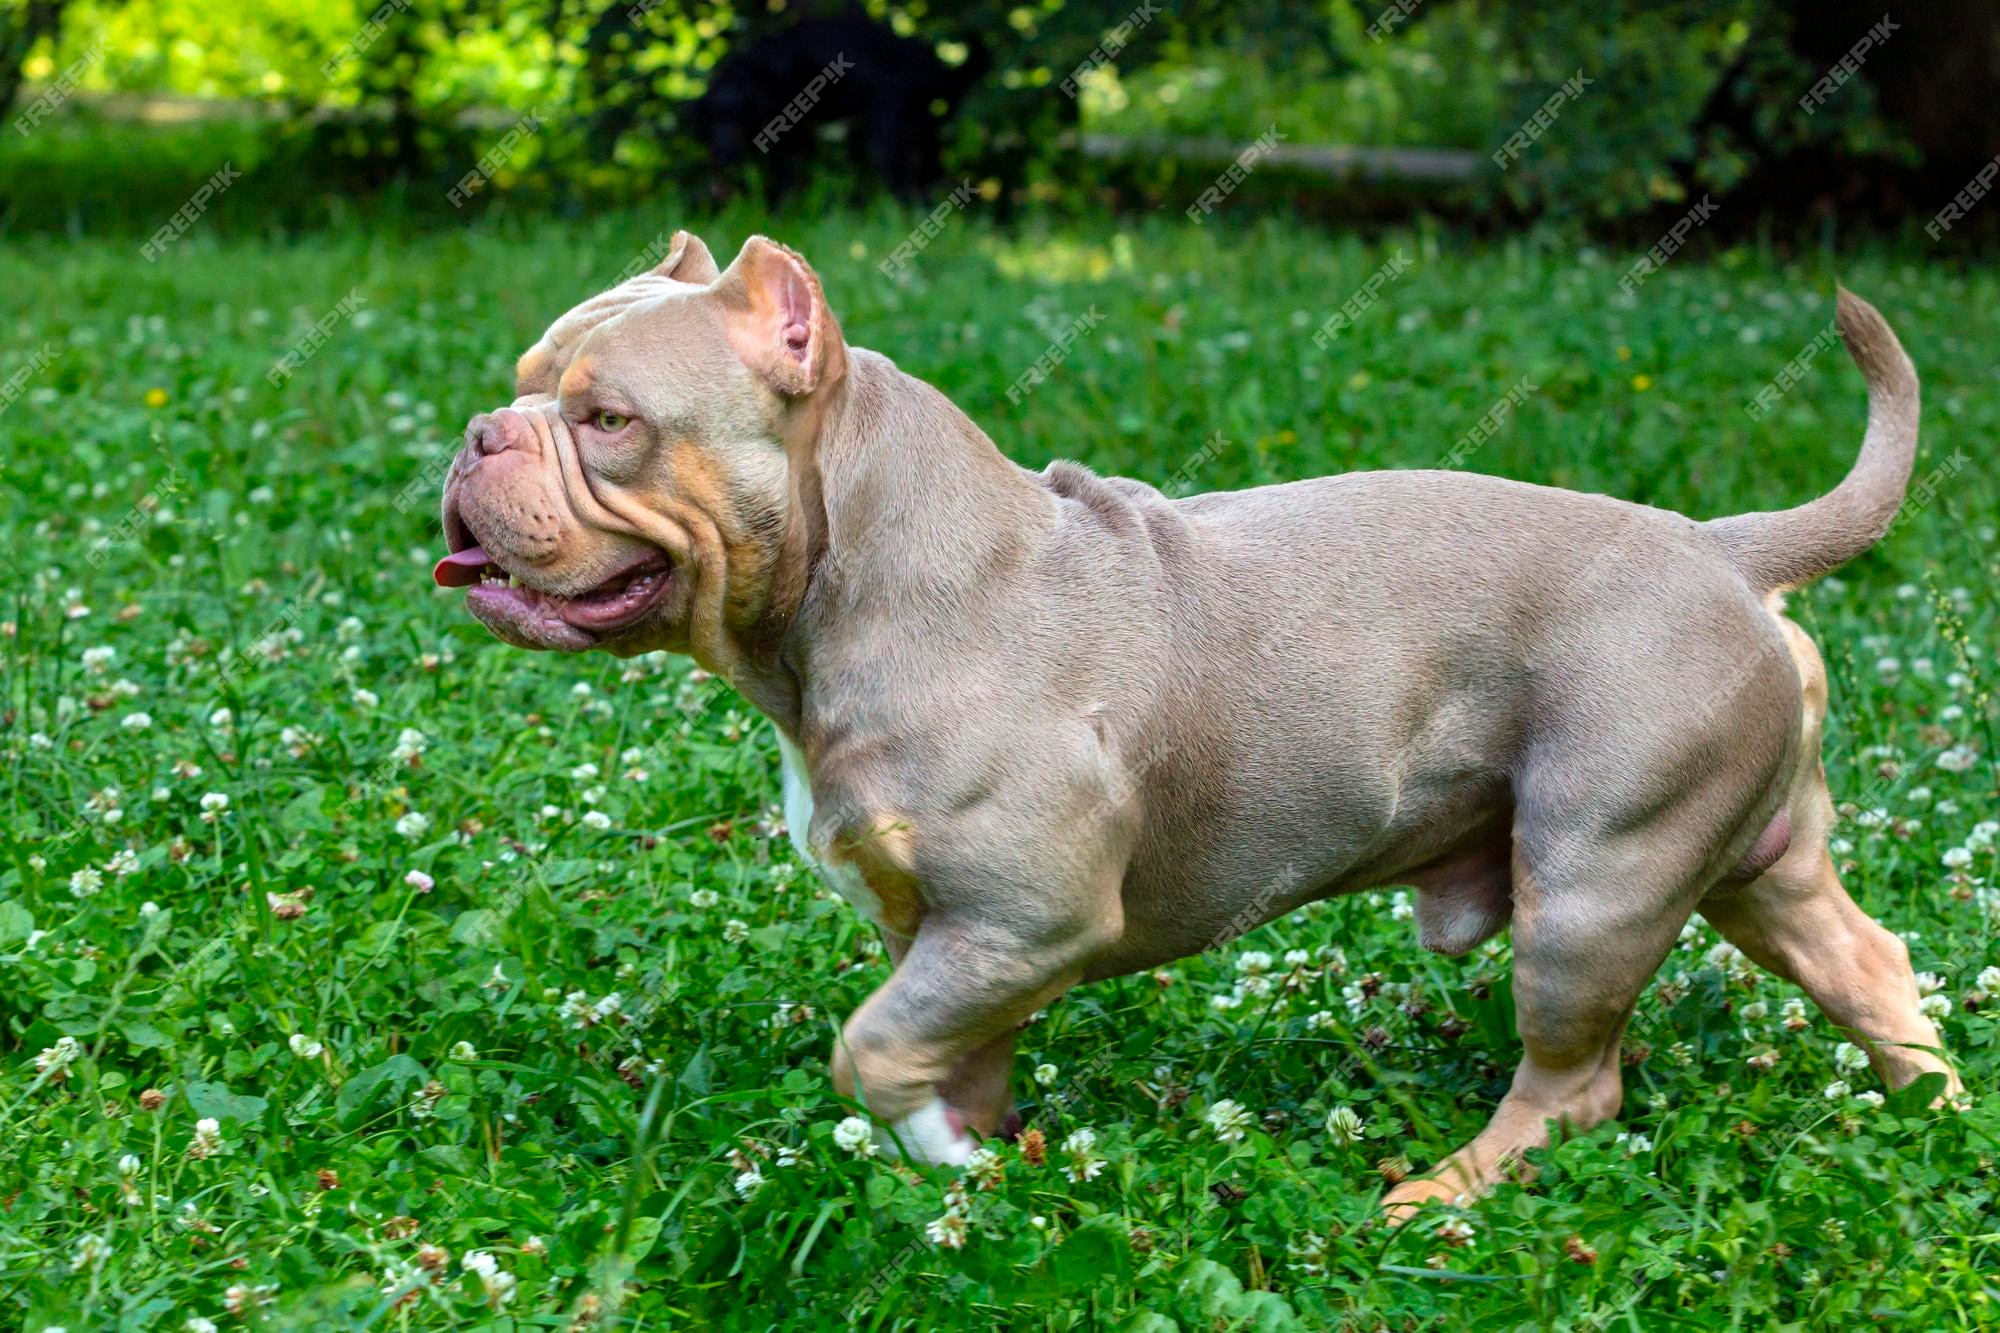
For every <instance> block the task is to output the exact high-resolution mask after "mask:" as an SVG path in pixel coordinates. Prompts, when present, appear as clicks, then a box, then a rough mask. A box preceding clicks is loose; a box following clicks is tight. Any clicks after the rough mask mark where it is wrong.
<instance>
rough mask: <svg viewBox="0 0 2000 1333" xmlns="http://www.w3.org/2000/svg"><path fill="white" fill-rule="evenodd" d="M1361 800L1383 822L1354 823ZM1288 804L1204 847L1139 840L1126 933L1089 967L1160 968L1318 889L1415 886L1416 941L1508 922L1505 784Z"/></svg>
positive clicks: (1462, 940)
mask: <svg viewBox="0 0 2000 1333" xmlns="http://www.w3.org/2000/svg"><path fill="white" fill-rule="evenodd" d="M1399 807H1400V808H1399ZM1363 810H1365V811H1366V813H1367V814H1372V815H1374V816H1376V817H1377V818H1378V820H1379V822H1376V823H1374V824H1373V825H1372V826H1370V827H1366V828H1357V827H1356V826H1355V824H1353V823H1351V822H1349V821H1351V820H1354V819H1355V818H1356V816H1357V815H1359V814H1361V813H1362V812H1363ZM1284 814H1285V818H1283V819H1282V820H1278V821H1273V822H1272V823H1270V824H1267V825H1264V826H1261V827H1253V828H1251V829H1246V830H1240V831H1239V832H1238V833H1236V834H1234V835H1232V836H1229V837H1227V838H1225V839H1223V840H1222V841H1220V842H1218V843H1213V844H1210V845H1208V846H1206V847H1204V849H1203V850H1202V851H1201V853H1200V854H1198V855H1194V856H1190V857H1185V858H1176V857H1174V856H1173V855H1172V853H1171V852H1165V853H1163V852H1162V851H1161V849H1160V848H1159V847H1158V844H1157V843H1155V844H1154V845H1153V846H1151V847H1149V848H1147V849H1146V850H1143V851H1142V852H1141V854H1140V855H1139V856H1137V857H1136V858H1135V859H1134V863H1133V865H1132V868H1131V871H1130V874H1129V875H1128V877H1127V880H1126V883H1125V886H1124V894H1123V898H1124V903H1125V932H1124V935H1123V936H1122V937H1121V938H1120V939H1119V941H1118V942H1117V943H1116V944H1115V945H1113V946H1112V947H1111V948H1110V949H1107V950H1106V951H1105V952H1104V954H1103V955H1101V956H1100V957H1099V958H1098V959H1097V960H1095V962H1094V964H1093V966H1092V968H1091V971H1090V974H1091V975H1092V976H1093V977H1107V976H1118V975H1121V974H1123V973H1126V972H1132V971H1138V970H1143V969H1146V968H1151V967H1157V966H1159V965H1160V964H1162V963H1166V962H1171V961H1173V960H1175V959H1178V958H1184V957H1187V956H1189V955H1192V954H1196V953H1201V952H1203V951H1205V950H1208V949H1212V948H1215V947H1217V946H1219V945H1223V944H1226V943H1227V942H1228V941H1230V940H1233V939H1235V938H1237V937H1238V936H1240V935H1243V934H1245V933H1246V932H1248V931H1251V930H1254V929H1255V928H1257V927H1258V926H1260V925H1263V924H1265V923H1266V922H1269V921H1273V920H1276V919H1278V918H1279V917H1282V916H1284V915H1286V914H1287V913H1290V912H1293V911H1295V910H1297V909H1298V908H1300V907H1302V906H1305V905H1306V904H1308V903H1311V902H1315V901H1318V900H1319V899H1322V898H1330V897H1339V896H1343V895H1346V894H1351V893H1358V892H1362V891H1364V890H1367V889H1374V888H1383V887H1387V886H1391V885H1406V886H1409V887H1411V888H1413V889H1415V890H1416V893H1417V924H1418V931H1419V941H1420V943H1421V944H1422V945H1423V946H1424V947H1425V948H1427V949H1430V950H1433V951H1434V952H1439V953H1446V954H1461V953H1464V952H1466V951H1467V950H1470V949H1472V948H1473V947H1475V946H1476V945H1478V944H1480V943H1482V942H1483V941H1485V940H1486V939H1489V938H1491V937H1492V936H1493V935H1494V934H1495V933H1497V932H1498V931H1499V930H1500V929H1501V928H1502V927H1504V926H1505V925H1506V923H1507V921H1508V918H1509V916H1510V914H1511V912H1512V889H1513V875H1512V855H1513V841H1512V836H1511V825H1512V818H1513V805H1512V801H1511V798H1510V796H1509V794H1508V792H1507V789H1506V787H1505V785H1504V783H1496V782H1495V781H1494V780H1493V779H1492V778H1491V777H1489V776H1486V775H1479V776H1472V777H1465V778H1462V779H1461V780H1458V781H1455V782H1450V783H1440V784H1438V785H1437V786H1435V787H1432V788H1430V789H1429V790H1428V791H1427V792H1426V793H1424V794H1423V795H1422V796H1421V797H1419V796H1416V795H1411V794H1408V793H1405V795H1404V799H1403V800H1401V801H1395V800H1391V801H1389V802H1387V803H1373V802H1371V803H1368V804H1366V805H1365V806H1364V807H1360V808H1357V807H1356V806H1354V805H1353V804H1351V803H1343V804H1342V805H1341V806H1340V807H1339V808H1338V809H1330V808H1326V807H1323V806H1322V807H1318V808H1312V809H1305V808H1301V809H1297V810H1290V811H1286V812H1284ZM1315 835H1316V836H1315Z"/></svg>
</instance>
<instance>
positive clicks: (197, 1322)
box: [181, 1314, 220, 1333]
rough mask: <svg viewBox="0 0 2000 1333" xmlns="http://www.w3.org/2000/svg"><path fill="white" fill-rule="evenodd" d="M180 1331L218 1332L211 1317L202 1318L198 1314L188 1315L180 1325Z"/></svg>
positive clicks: (196, 1332)
mask: <svg viewBox="0 0 2000 1333" xmlns="http://www.w3.org/2000/svg"><path fill="white" fill-rule="evenodd" d="M181 1329H182V1333H220V1330H219V1329H218V1328H217V1327H216V1323H215V1321H214V1320H213V1319H203V1318H202V1317H201V1316H200V1315H198V1314H196V1315H189V1316H188V1321H187V1322H186V1323H185V1324H182V1325H181Z"/></svg>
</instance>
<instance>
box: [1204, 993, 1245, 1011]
mask: <svg viewBox="0 0 2000 1333" xmlns="http://www.w3.org/2000/svg"><path fill="white" fill-rule="evenodd" d="M1242 1003H1243V1001H1242V1000H1241V999H1240V998H1238V997H1237V996H1234V995H1211V996H1209V997H1208V1007H1209V1008H1211V1009H1213V1010H1215V1011H1216V1012H1217V1013H1227V1012H1228V1011H1229V1010H1231V1009H1234V1008H1235V1007H1236V1006H1237V1005H1239V1004H1242Z"/></svg>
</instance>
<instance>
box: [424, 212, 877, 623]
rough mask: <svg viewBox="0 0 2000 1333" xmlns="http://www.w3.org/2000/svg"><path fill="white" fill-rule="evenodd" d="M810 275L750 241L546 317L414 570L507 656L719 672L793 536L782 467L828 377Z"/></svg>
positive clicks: (830, 369)
mask: <svg viewBox="0 0 2000 1333" xmlns="http://www.w3.org/2000/svg"><path fill="white" fill-rule="evenodd" d="M846 365H847V361H846V351H845V346H844V344H843V343H842V341H841V336H840V329H839V327H838V325H836V324H835V322H834V320H833V317H832V315H831V313H830V312H829V311H828V310H827V307H826V301H825V298H824V297H823V295H822V294H821V291H820V285H819V280H818V278H816V277H815V276H814V275H813V272H812V270H811V269H810V268H808V267H807V265H806V263H805V261H804V260H803V259H801V258H800V257H799V256H798V255H796V254H794V253H793V252H792V251H790V250H788V249H786V248H785V247H784V246H781V245H778V244H776V243H775V242H773V241H769V240H766V239H765V238H763V237H761V236H757V237H752V238H751V239H750V240H749V241H748V242H747V243H746V244H745V245H744V247H743V250H742V253H740V254H739V255H737V257H736V261H735V262H734V263H733V264H731V265H730V266H729V269H728V271H727V272H720V273H719V272H717V270H716V265H715V260H714V259H713V258H712V257H711V256H710V254H709V252H708V248H707V247H706V246H704V245H703V244H702V243H701V242H700V241H699V240H697V239H696V238H695V237H693V236H690V235H688V234H687V233H685V232H681V233H676V235H675V236H674V240H673V248H672V252H671V253H670V254H669V255H668V256H667V258H666V259H665V260H664V261H663V262H662V263H660V264H659V265H658V267H656V268H654V269H653V270H651V271H650V272H648V273H643V274H640V275H639V276H637V277H634V278H631V279H629V280H627V281H625V282H623V283H620V284H619V285H618V286H616V287H613V288H612V289H611V290H609V291H607V292H604V293H603V294H601V295H599V296H596V297H593V298H592V299H590V300H588V301H585V302H584V303H583V304H582V305H579V306H577V307H576V308H575V309H573V310H571V311H569V312H568V313H567V314H565V315H563V316H562V317H561V318H560V319H558V320H557V321H556V322H555V323H554V324H552V325H551V326H550V327H549V330H548V332H546V333H544V334H543V335H542V337H541V339H540V340H539V341H537V342H536V343H535V345H534V346H533V347H530V348H529V349H528V351H527V352H526V354H524V355H523V356H522V357H521V359H520V361H519V363H518V364H517V365H516V367H515V394H516V397H515V399H514V401H513V403H512V404H511V405H510V406H507V407H503V408H501V409H499V410H498V411H494V412H487V413H482V414H480V415H479V416H476V417H474V418H473V419H472V421H471V422H470V424H468V425H467V427H466V430H465V443H464V445H463V447H462V448H461V449H460V451H459V454H458V457H457V458H456V459H455V460H454V461H453V463H452V466H451V470H450V472H449V474H448V475H447V476H446V478H445V484H444V530H445V537H446V540H447V542H448V543H449V546H450V554H448V555H447V556H446V557H445V558H444V559H443V560H441V561H439V562H438V565H437V568H436V570H435V571H434V572H433V577H434V578H435V579H436V581H437V582H438V583H439V584H440V585H442V586H445V587H464V588H466V589H467V593H466V607H467V609H468V610H469V611H471V613H472V615H473V616H474V617H475V618H476V619H478V620H479V621H480V622H481V623H482V624H484V625H485V626H486V627H487V628H488V629H490V630H492V631H493V633H494V634H496V635H498V636H499V637H500V638H502V639H504V640H506V641H507V642H508V643H511V644H515V645H517V646H519V647H523V648H547V649H555V650H560V651H568V652H579V651H582V650H583V649H586V648H606V649H609V650H611V651H613V652H615V653H618V654H620V655H621V656H624V655H629V654H632V653H638V652H646V651H649V650H652V649H656V648H668V649H673V650H675V651H681V652H693V653H695V655H696V656H697V657H700V658H703V659H704V660H713V659H723V660H726V659H727V657H728V655H729V652H728V644H727V642H726V640H727V638H728V636H729V634H730V633H731V632H732V631H733V630H736V629H740V628H741V627H742V626H743V625H744V624H746V623H748V622H749V621H751V620H754V619H755V617H756V616H757V615H759V614H761V611H762V609H763V607H764V604H765V602H766V601H767V600H768V597H769V595H770V587H771V583H772V580H773V578H774V577H775V571H776V567H777V564H778V562H779V560H780V558H781V554H782V551H783V548H784V544H785V539H786V536H787V533H788V531H790V529H791V527H792V525H793V523H794V514H793V510H794V508H795V507H796V504H797V500H796V495H795V489H796V488H795V484H794V475H793V474H794V470H795V469H796V468H797V467H798V466H799V461H798V460H799V454H800V451H801V450H803V449H805V448H808V447H809V446H810V443H811V439H810V437H811V435H812V434H813V433H814V432H816V431H817V428H818V420H819V417H820V414H821V409H823V407H824V404H825V402H826V399H827V395H828V394H829V393H830V392H831V390H832V389H833V388H834V387H835V385H836V384H837V383H838V382H839V381H840V380H841V378H842V376H843V375H844V374H845V371H846Z"/></svg>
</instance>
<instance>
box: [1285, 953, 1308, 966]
mask: <svg viewBox="0 0 2000 1333" xmlns="http://www.w3.org/2000/svg"><path fill="white" fill-rule="evenodd" d="M1312 960H1313V956H1312V954H1311V952H1310V951H1308V950H1305V949H1287V950H1285V966H1286V967H1304V966H1306V965H1307V964H1308V963H1310V962H1312Z"/></svg>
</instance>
